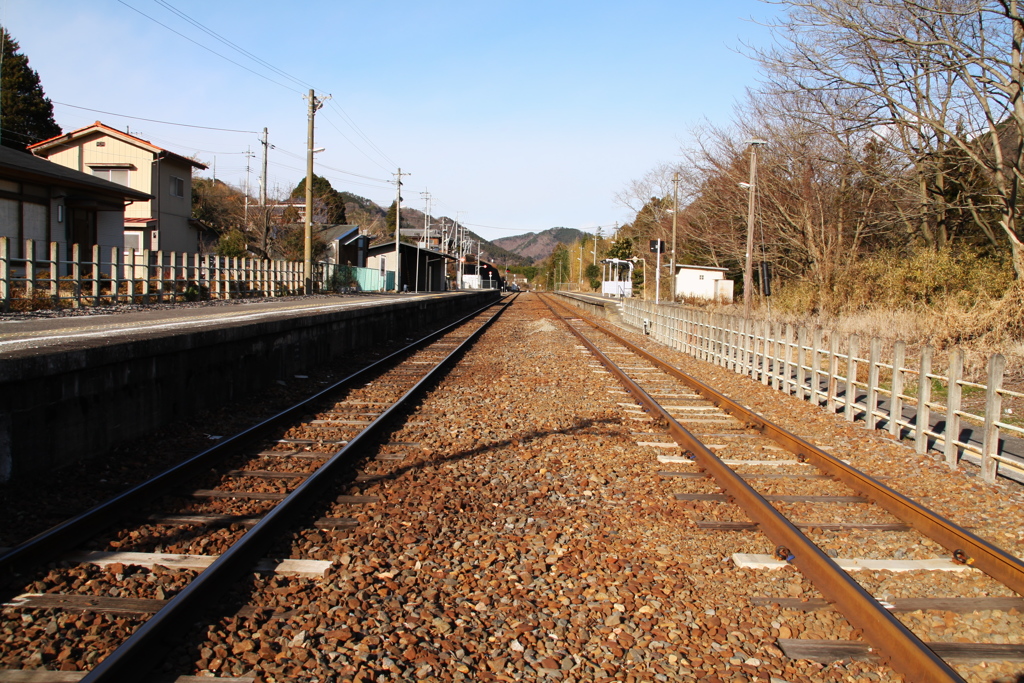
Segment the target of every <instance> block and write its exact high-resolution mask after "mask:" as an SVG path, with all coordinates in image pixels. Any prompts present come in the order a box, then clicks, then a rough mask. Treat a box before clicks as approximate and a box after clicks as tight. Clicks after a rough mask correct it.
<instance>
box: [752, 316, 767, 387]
mask: <svg viewBox="0 0 1024 683" xmlns="http://www.w3.org/2000/svg"><path fill="white" fill-rule="evenodd" d="M750 325H751V329H750V346H751V349H750V378H751V379H752V380H754V381H755V382H757V381H760V379H761V377H763V376H764V370H765V363H764V344H765V343H767V342H766V339H765V338H766V337H767V335H765V334H762V333H763V332H764V326H765V322H764V321H763V320H752V321H751V322H750Z"/></svg>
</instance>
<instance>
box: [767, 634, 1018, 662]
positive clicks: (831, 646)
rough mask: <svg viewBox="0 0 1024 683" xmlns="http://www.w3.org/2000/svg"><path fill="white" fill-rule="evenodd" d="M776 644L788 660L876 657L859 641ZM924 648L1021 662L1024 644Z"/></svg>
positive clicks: (957, 656) (965, 657)
mask: <svg viewBox="0 0 1024 683" xmlns="http://www.w3.org/2000/svg"><path fill="white" fill-rule="evenodd" d="M776 642H777V644H778V646H779V648H781V649H782V651H783V652H784V653H785V654H786V656H787V657H789V658H790V659H810V660H813V661H816V662H834V661H838V660H841V659H858V660H862V661H871V660H874V659H877V657H878V655H877V654H875V653H874V652H872V651H871V646H870V645H868V644H867V643H863V642H860V641H852V640H806V639H803V638H779V639H778V640H777V641H776ZM925 645H927V646H928V647H929V649H931V651H932V652H934V653H935V654H936V655H938V656H939V657H941V658H942V659H945V660H947V661H975V662H1024V645H1015V644H1000V643H946V642H939V641H931V642H926V643H925Z"/></svg>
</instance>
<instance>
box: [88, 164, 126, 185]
mask: <svg viewBox="0 0 1024 683" xmlns="http://www.w3.org/2000/svg"><path fill="white" fill-rule="evenodd" d="M92 174H93V175H94V176H96V177H97V178H103V179H104V180H109V181H110V182H112V183H117V184H118V185H126V186H129V185H130V181H131V169H127V168H115V167H112V166H94V167H93V168H92Z"/></svg>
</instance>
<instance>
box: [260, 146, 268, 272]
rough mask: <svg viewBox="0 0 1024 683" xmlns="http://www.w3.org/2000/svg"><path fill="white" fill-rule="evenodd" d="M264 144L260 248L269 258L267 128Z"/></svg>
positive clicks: (261, 181)
mask: <svg viewBox="0 0 1024 683" xmlns="http://www.w3.org/2000/svg"><path fill="white" fill-rule="evenodd" d="M260 144H261V145H263V170H262V173H260V250H261V251H262V252H263V257H264V258H267V256H268V254H267V253H266V249H265V247H266V245H267V242H268V237H267V233H268V232H269V231H270V213H269V212H268V211H267V151H268V150H269V149H270V143H269V142H268V141H267V129H266V128H264V129H263V138H262V139H261V140H260Z"/></svg>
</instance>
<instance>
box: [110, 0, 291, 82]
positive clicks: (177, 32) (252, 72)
mask: <svg viewBox="0 0 1024 683" xmlns="http://www.w3.org/2000/svg"><path fill="white" fill-rule="evenodd" d="M117 1H118V2H119V3H121V4H122V5H124V6H125V7H127V8H128V9H131V10H134V11H136V12H138V13H139V14H141V15H142V16H144V17H146V18H147V19H149V20H150V21H152V22H154V23H156V24H159V25H160V26H163V27H164V28H165V29H167V30H168V31H170V32H171V33H174V34H176V35H179V36H181V37H182V38H184V39H185V40H187V41H188V42H190V43H193V44H194V45H198V46H199V47H201V48H203V49H204V50H206V51H207V52H209V53H210V54H214V55H217V56H218V57H220V58H221V59H223V60H225V61H227V62H231V63H232V64H234V65H235V66H237V67H240V68H242V69H245V70H246V71H248V72H249V73H251V74H253V75H256V76H259V77H260V78H262V79H264V80H267V81H270V82H271V83H273V84H274V85H279V86H281V87H282V88H284V89H285V90H291V91H292V92H294V93H298V94H300V95H301V94H302V93H301V92H300V91H299V90H296V89H295V88H293V87H291V86H289V85H285V84H284V83H280V82H278V81H275V80H274V79H273V78H270V77H269V76H267V75H265V74H261V73H260V72H258V71H255V70H253V69H250V68H249V67H247V66H246V65H244V64H239V63H238V62H236V61H235V60H233V59H231V58H230V57H226V56H224V55H222V54H221V53H219V52H217V51H216V50H214V49H212V48H209V47H206V46H205V45H203V44H202V43H200V42H199V41H198V40H193V39H192V38H189V37H188V36H186V35H185V34H184V33H182V32H180V31H176V30H174V29H173V28H171V27H170V26H168V25H167V24H165V23H163V22H162V21H160V20H159V19H155V18H154V17H151V16H149V15H148V14H146V13H145V12H143V11H142V10H140V9H139V8H137V7H132V6H131V5H129V4H128V3H127V2H125V0H117Z"/></svg>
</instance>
